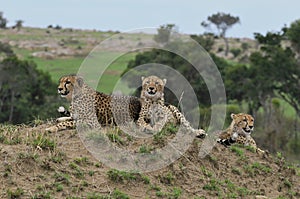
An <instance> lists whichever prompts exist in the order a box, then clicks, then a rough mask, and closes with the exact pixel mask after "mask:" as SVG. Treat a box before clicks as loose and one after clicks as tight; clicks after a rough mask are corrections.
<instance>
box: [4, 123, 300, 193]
mask: <svg viewBox="0 0 300 199" xmlns="http://www.w3.org/2000/svg"><path fill="white" fill-rule="evenodd" d="M47 125H49V124H42V125H38V126H36V127H28V126H9V125H0V160H1V164H0V172H1V176H0V187H1V189H0V190H1V192H0V198H299V197H300V186H299V185H300V174H299V168H295V167H292V166H291V165H288V163H286V162H285V161H284V160H283V158H282V157H281V156H280V154H278V155H277V156H276V157H273V156H271V155H270V156H269V157H267V158H266V157H259V156H258V155H257V154H256V153H254V152H252V151H251V149H247V148H243V147H239V146H232V147H229V148H225V147H223V146H221V145H216V146H215V147H214V149H213V151H212V153H211V154H209V155H208V156H206V157H205V158H203V159H201V158H199V157H198V153H199V148H200V145H201V142H202V140H195V141H194V142H193V144H192V145H191V146H190V147H189V149H188V151H186V152H185V153H184V154H183V155H182V156H181V157H180V158H179V159H178V160H177V161H175V162H174V163H172V164H170V165H169V166H167V167H165V168H163V169H161V170H158V171H154V172H149V173H135V172H124V171H119V170H116V169H112V168H108V167H106V166H105V165H103V164H102V163H101V162H99V161H97V160H96V159H95V158H94V157H93V156H91V154H90V153H89V152H88V151H87V150H86V148H85V147H84V146H83V144H82V142H81V140H80V139H79V137H78V134H77V133H76V131H75V130H68V131H62V132H58V133H56V134H50V133H46V132H44V130H43V129H44V128H45V126H47ZM115 138H116V137H114V141H116V142H117V141H118V142H119V143H118V144H120V145H122V146H123V147H126V146H130V145H128V142H130V140H131V139H129V138H128V139H126V140H125V137H124V138H123V137H122V136H120V137H119V138H118V139H115ZM120 140H122V142H121V141H120ZM156 144H161V143H156ZM139 152H141V153H142V152H147V149H144V150H140V151H139Z"/></svg>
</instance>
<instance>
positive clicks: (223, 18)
mask: <svg viewBox="0 0 300 199" xmlns="http://www.w3.org/2000/svg"><path fill="white" fill-rule="evenodd" d="M238 22H240V18H239V17H234V16H232V15H230V14H225V13H222V12H218V13H217V14H213V15H211V16H208V17H207V21H203V22H202V23H201V25H202V26H203V27H204V28H207V29H210V28H211V27H210V25H211V24H213V25H215V26H216V28H217V30H218V35H219V37H221V38H222V39H223V40H224V42H225V56H227V55H228V52H229V44H228V39H227V37H226V32H227V31H228V29H229V28H231V27H232V26H233V25H235V24H236V23H238Z"/></svg>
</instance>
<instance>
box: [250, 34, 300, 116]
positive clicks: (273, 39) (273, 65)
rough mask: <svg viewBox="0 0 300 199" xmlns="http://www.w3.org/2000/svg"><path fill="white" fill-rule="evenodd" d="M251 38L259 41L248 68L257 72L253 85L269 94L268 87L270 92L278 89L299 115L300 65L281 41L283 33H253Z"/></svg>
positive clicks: (277, 91)
mask: <svg viewBox="0 0 300 199" xmlns="http://www.w3.org/2000/svg"><path fill="white" fill-rule="evenodd" d="M255 38H256V39H257V40H258V42H259V43H260V44H261V45H262V46H261V49H260V50H261V52H256V53H253V54H252V55H251V57H250V61H251V65H252V68H253V70H256V72H255V74H258V77H256V79H257V80H258V81H257V83H259V82H261V83H260V84H261V86H260V85H257V86H259V87H257V88H259V90H261V92H263V93H264V96H266V95H270V93H272V90H273V94H274V92H276V93H278V94H279V95H280V96H281V97H282V99H284V100H285V101H286V102H288V103H289V104H290V105H291V106H292V107H293V108H294V109H295V110H296V112H297V115H298V116H300V92H299V85H300V66H299V63H298V62H297V60H296V56H295V54H294V52H293V51H292V50H291V49H290V48H289V47H286V48H283V47H282V45H281V41H282V40H283V38H284V33H282V32H278V33H267V34H266V36H263V35H261V34H256V36H255ZM260 74H264V75H263V76H262V75H260ZM259 77H260V79H258V78H259Z"/></svg>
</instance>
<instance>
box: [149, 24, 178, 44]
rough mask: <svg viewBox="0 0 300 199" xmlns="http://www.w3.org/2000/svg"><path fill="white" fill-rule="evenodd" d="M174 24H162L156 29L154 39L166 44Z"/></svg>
mask: <svg viewBox="0 0 300 199" xmlns="http://www.w3.org/2000/svg"><path fill="white" fill-rule="evenodd" d="M174 27H175V24H166V25H162V26H160V27H159V28H158V29H157V34H156V35H154V41H156V42H157V43H161V44H166V43H168V42H169V40H170V36H171V34H172V31H174V30H173V29H174Z"/></svg>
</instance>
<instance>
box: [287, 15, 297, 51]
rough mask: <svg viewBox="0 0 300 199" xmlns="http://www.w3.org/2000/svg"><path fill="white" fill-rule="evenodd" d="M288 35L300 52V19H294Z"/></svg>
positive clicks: (288, 29)
mask: <svg viewBox="0 0 300 199" xmlns="http://www.w3.org/2000/svg"><path fill="white" fill-rule="evenodd" d="M286 35H287V37H288V39H289V40H290V41H291V42H292V46H293V47H294V49H295V50H296V52H297V53H298V54H299V53H300V19H299V20H296V21H294V22H293V23H292V24H291V26H290V27H289V28H287V31H286Z"/></svg>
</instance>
